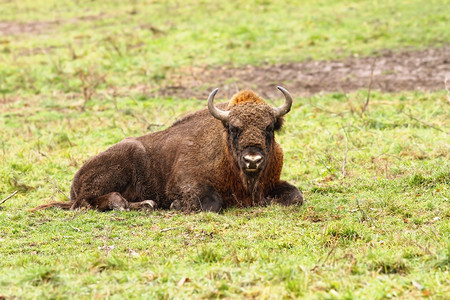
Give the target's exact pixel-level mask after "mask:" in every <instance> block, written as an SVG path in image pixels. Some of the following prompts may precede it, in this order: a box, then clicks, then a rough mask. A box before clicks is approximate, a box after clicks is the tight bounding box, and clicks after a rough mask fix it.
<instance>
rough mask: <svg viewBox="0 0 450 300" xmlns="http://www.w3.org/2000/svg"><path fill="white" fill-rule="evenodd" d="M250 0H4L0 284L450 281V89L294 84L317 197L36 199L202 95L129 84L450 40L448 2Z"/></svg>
mask: <svg viewBox="0 0 450 300" xmlns="http://www.w3.org/2000/svg"><path fill="white" fill-rule="evenodd" d="M299 2H301V3H302V4H299ZM246 3H248V4H243V2H241V1H229V2H225V1H146V2H140V1H129V2H124V1H50V0H49V1H40V0H39V1H3V2H2V3H1V5H0V15H1V16H2V17H1V20H0V33H1V35H0V66H1V67H0V92H1V95H0V134H1V136H0V138H1V139H0V162H1V164H0V201H1V200H2V199H4V198H6V197H7V196H8V195H10V194H12V193H13V192H14V191H18V193H17V194H16V195H15V196H13V197H12V198H10V199H9V200H7V201H6V202H5V203H3V204H2V205H1V210H0V271H1V272H0V298H2V297H4V298H11V299H14V298H39V299H42V298H56V299H60V298H126V297H127V298H142V299H149V298H164V299H165V298H243V297H245V298H258V299H260V298H299V297H305V298H320V299H322V298H329V299H342V298H346V299H351V298H358V299H361V298H362V299H381V298H396V297H400V298H420V297H424V298H428V297H430V298H432V299H446V298H448V296H449V295H450V287H449V286H450V276H449V256H450V243H449V236H450V235H449V234H448V233H449V232H450V228H449V227H450V226H449V221H448V220H449V217H450V211H449V209H450V206H449V194H450V193H449V182H450V172H449V169H450V163H449V138H448V133H449V131H450V126H449V125H450V124H449V114H448V111H449V103H450V94H449V92H447V91H445V90H441V91H434V92H424V91H422V92H417V91H416V92H414V91H405V92H399V93H383V92H379V91H372V92H371V95H370V102H369V105H368V109H367V110H366V111H365V112H362V106H363V104H364V102H365V101H366V99H367V90H361V91H355V92H350V93H330V94H317V95H315V96H311V97H308V98H301V97H296V98H295V99H294V101H295V102H294V106H293V108H292V111H291V112H290V113H289V114H288V115H287V117H286V125H285V128H284V129H283V130H282V132H281V133H279V134H278V135H277V141H278V142H279V143H280V144H281V145H282V147H283V149H284V152H285V167H284V171H283V177H284V178H285V179H287V180H288V181H290V182H291V183H293V184H295V185H296V186H298V187H299V188H300V189H301V190H302V191H303V192H304V195H305V197H306V199H307V201H306V202H305V203H304V205H303V206H302V207H280V206H276V205H274V206H269V207H256V208H249V209H228V210H226V211H225V212H223V213H222V214H213V213H198V214H188V215H185V214H181V213H177V212H172V211H154V212H107V213H99V212H95V211H84V210H83V211H69V212H67V211H62V210H58V209H50V210H46V211H38V212H34V213H32V212H29V211H28V209H30V208H32V207H34V206H36V205H38V204H42V203H45V202H47V201H52V200H65V196H64V194H63V193H65V194H68V191H69V189H70V184H71V180H72V177H73V175H74V173H75V172H76V171H77V170H78V168H79V167H81V165H82V164H83V162H84V161H85V160H86V159H87V158H88V157H90V156H92V155H94V154H96V153H98V152H99V151H102V150H104V149H106V148H107V147H108V146H110V145H112V144H114V143H116V142H118V141H120V140H122V139H123V138H124V137H127V136H138V135H142V134H144V133H147V132H149V131H156V130H161V129H164V128H166V127H168V126H170V124H171V123H172V122H173V121H175V120H176V119H177V118H179V117H181V116H182V115H183V114H185V113H188V112H192V111H195V110H197V109H201V108H204V107H206V100H205V99H200V100H199V99H174V98H171V97H167V98H153V97H149V96H148V95H149V94H147V93H144V92H142V90H139V89H134V88H133V87H135V86H139V85H146V86H148V88H149V89H150V90H157V89H158V87H159V86H160V85H161V84H162V83H164V81H165V80H166V75H167V74H168V73H170V72H176V70H177V69H178V68H184V67H189V66H192V65H199V66H200V65H221V64H227V63H232V64H234V65H240V64H247V63H250V64H262V63H265V62H289V61H301V60H304V59H308V58H311V59H338V58H341V57H345V56H349V55H370V54H374V53H376V52H377V51H380V50H383V49H386V48H388V49H394V50H397V49H404V48H424V47H439V46H442V45H448V44H450V33H449V31H448V28H447V27H448V24H449V21H450V20H449V16H448V14H447V13H446V12H447V10H448V9H447V8H448V6H449V5H450V2H449V1H354V2H351V3H350V4H349V2H348V1H329V0H326V1H325V0H323V1H287V0H286V1H283V3H280V1H249V2H246ZM6 25H8V26H6ZM119 90H120V92H117V91H119ZM293 92H295V91H293ZM218 98H220V96H218ZM222 100H225V99H222ZM279 102H280V99H270V103H279Z"/></svg>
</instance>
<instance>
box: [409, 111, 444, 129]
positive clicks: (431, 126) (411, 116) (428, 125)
mask: <svg viewBox="0 0 450 300" xmlns="http://www.w3.org/2000/svg"><path fill="white" fill-rule="evenodd" d="M403 113H404V114H405V115H407V116H408V117H409V118H410V119H412V120H414V121H416V122H418V123H420V124H423V125H425V126H427V127H430V128H433V129H435V130H438V131H440V132H443V133H447V134H448V132H446V131H444V130H442V129H440V128H439V127H436V126H433V125H431V124H428V123H426V122H424V121H421V120H419V119H417V118H415V117H414V116H413V115H411V114H409V113H406V112H403Z"/></svg>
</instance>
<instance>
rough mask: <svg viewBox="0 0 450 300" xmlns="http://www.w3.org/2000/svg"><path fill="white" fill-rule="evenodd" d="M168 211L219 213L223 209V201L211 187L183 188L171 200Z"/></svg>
mask: <svg viewBox="0 0 450 300" xmlns="http://www.w3.org/2000/svg"><path fill="white" fill-rule="evenodd" d="M173 199H174V200H173V201H172V204H171V205H170V209H175V210H182V211H211V212H220V211H221V210H222V208H223V199H222V197H221V196H220V195H219V193H218V192H217V191H216V189H215V188H214V187H212V186H209V185H207V186H196V187H189V185H187V188H186V187H185V188H183V189H182V191H181V192H180V193H177V196H175V197H174V198H173Z"/></svg>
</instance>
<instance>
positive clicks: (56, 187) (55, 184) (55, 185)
mask: <svg viewBox="0 0 450 300" xmlns="http://www.w3.org/2000/svg"><path fill="white" fill-rule="evenodd" d="M47 181H48V183H50V184H51V185H52V186H53V187H54V188H55V190H56V191H57V192H59V193H60V194H62V195H63V196H64V197H66V199H67V200H70V198H69V197H68V196H67V195H66V193H64V192H63V191H62V190H61V189H60V188H59V186H58V184H57V183H56V182H51V181H50V178H49V177H47Z"/></svg>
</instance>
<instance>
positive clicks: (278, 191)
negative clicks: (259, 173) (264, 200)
mask: <svg viewBox="0 0 450 300" xmlns="http://www.w3.org/2000/svg"><path fill="white" fill-rule="evenodd" d="M269 197H270V198H272V199H273V200H274V201H275V202H277V203H280V204H282V205H293V204H298V205H302V203H303V195H302V193H301V192H300V190H299V189H298V188H297V187H295V186H293V185H292V184H290V183H287V182H286V181H280V182H279V183H278V184H277V185H275V187H274V188H273V189H272V190H271V191H270V192H269Z"/></svg>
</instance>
